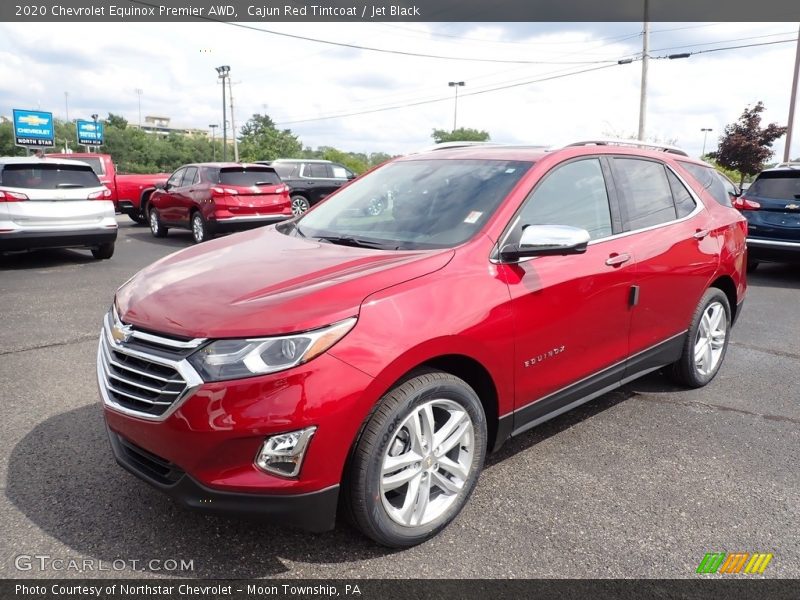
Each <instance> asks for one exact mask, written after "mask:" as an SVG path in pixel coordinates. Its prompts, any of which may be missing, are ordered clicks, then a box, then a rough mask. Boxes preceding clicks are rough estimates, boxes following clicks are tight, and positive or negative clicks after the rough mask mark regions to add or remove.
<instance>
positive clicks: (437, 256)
mask: <svg viewBox="0 0 800 600" xmlns="http://www.w3.org/2000/svg"><path fill="white" fill-rule="evenodd" d="M452 256H453V250H449V249H446V250H425V251H403V252H398V251H385V250H373V249H364V248H352V247H346V246H336V245H333V244H329V243H326V242H317V241H314V240H307V239H303V238H297V237H293V236H287V235H283V234H281V233H279V232H277V231H276V230H275V228H274V227H265V228H261V229H254V230H252V231H248V232H245V233H240V234H236V235H232V236H228V237H226V238H220V239H217V240H213V241H210V242H206V243H203V244H201V245H199V246H194V247H191V248H187V249H186V250H182V251H180V252H176V253H175V254H172V255H170V256H167V257H165V258H163V259H161V260H160V261H158V262H156V263H154V264H152V265H150V266H149V267H147V268H145V269H143V270H142V271H140V272H139V273H137V274H136V275H135V276H134V277H133V278H132V279H130V280H129V281H128V282H127V283H126V284H125V285H123V286H122V287H121V288H120V289H119V290H118V292H117V297H116V303H117V310H118V311H119V314H120V318H121V319H122V320H123V321H124V322H126V323H131V324H133V325H134V326H137V327H140V328H142V329H146V330H149V331H153V332H157V333H164V334H168V335H175V336H180V337H189V338H197V337H203V338H235V337H254V336H265V335H276V334H283V333H290V332H295V331H305V330H309V329H314V328H317V327H322V326H325V325H329V324H331V323H334V322H336V321H339V320H342V319H345V318H347V317H351V316H354V315H356V314H358V311H359V307H360V305H361V303H362V302H363V301H364V299H365V298H366V297H367V296H369V295H370V294H373V293H375V292H377V291H379V290H382V289H385V288H387V287H391V286H393V285H397V284H399V283H402V282H404V281H408V280H410V279H414V278H417V277H421V276H423V275H427V274H428V273H432V272H433V271H436V270H438V269H441V268H442V267H444V266H445V265H446V264H447V263H448V262H449V261H450V259H451V258H452Z"/></svg>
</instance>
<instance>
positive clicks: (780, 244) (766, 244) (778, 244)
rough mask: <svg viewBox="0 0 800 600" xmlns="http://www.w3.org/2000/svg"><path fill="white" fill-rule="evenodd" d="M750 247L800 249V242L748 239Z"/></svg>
mask: <svg viewBox="0 0 800 600" xmlns="http://www.w3.org/2000/svg"><path fill="white" fill-rule="evenodd" d="M747 245H748V246H758V247H762V248H800V242H784V241H779V240H766V239H762V238H751V237H748V238H747Z"/></svg>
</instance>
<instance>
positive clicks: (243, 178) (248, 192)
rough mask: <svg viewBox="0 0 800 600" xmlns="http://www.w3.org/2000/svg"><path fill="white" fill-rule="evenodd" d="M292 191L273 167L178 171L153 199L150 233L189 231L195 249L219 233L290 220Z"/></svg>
mask: <svg viewBox="0 0 800 600" xmlns="http://www.w3.org/2000/svg"><path fill="white" fill-rule="evenodd" d="M289 189H290V188H289V186H287V185H286V184H284V183H283V182H282V181H281V178H280V177H279V176H278V174H277V173H276V172H275V169H273V168H272V167H267V166H264V165H256V164H240V163H199V164H194V165H185V166H183V167H181V168H180V169H178V170H177V171H175V172H174V173H173V174H172V175H171V176H170V178H169V179H168V180H167V182H166V183H164V184H161V185H156V191H155V192H153V195H152V196H150V203H149V204H148V207H149V214H148V219H149V221H150V231H151V232H152V233H153V235H154V236H155V237H164V236H165V235H167V231H168V229H169V228H170V227H180V228H182V229H189V230H190V231H191V232H192V238H193V239H194V242H195V243H196V244H199V243H200V242H204V241H206V240H208V239H211V238H213V237H214V236H215V235H216V234H217V233H226V232H231V231H242V230H245V229H252V228H253V227H260V226H262V225H268V224H270V223H275V222H276V221H283V220H285V219H288V218H290V217H291V216H292V204H291V199H290V198H289Z"/></svg>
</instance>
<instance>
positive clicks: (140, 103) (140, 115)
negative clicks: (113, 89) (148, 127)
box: [133, 88, 144, 129]
mask: <svg viewBox="0 0 800 600" xmlns="http://www.w3.org/2000/svg"><path fill="white" fill-rule="evenodd" d="M133 91H134V92H136V95H137V96H138V97H139V129H141V128H142V93H143V92H144V90H143V89H141V88H136V89H135V90H133Z"/></svg>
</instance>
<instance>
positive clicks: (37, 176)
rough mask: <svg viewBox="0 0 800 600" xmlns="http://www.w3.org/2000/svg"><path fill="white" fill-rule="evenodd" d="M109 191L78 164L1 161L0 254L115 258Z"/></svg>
mask: <svg viewBox="0 0 800 600" xmlns="http://www.w3.org/2000/svg"><path fill="white" fill-rule="evenodd" d="M116 239H117V220H116V218H115V217H114V203H113V202H111V192H110V191H109V189H108V188H107V187H105V186H104V185H103V184H102V183H100V180H99V179H98V178H97V175H96V174H95V173H94V171H92V168H91V167H90V166H89V165H88V164H86V163H84V162H80V161H77V160H63V159H52V158H38V157H34V156H28V157H22V158H17V157H14V158H11V157H0V251H4V250H31V249H35V248H89V249H91V251H92V255H93V256H94V257H95V258H111V256H112V255H113V254H114V242H115V241H116Z"/></svg>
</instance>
